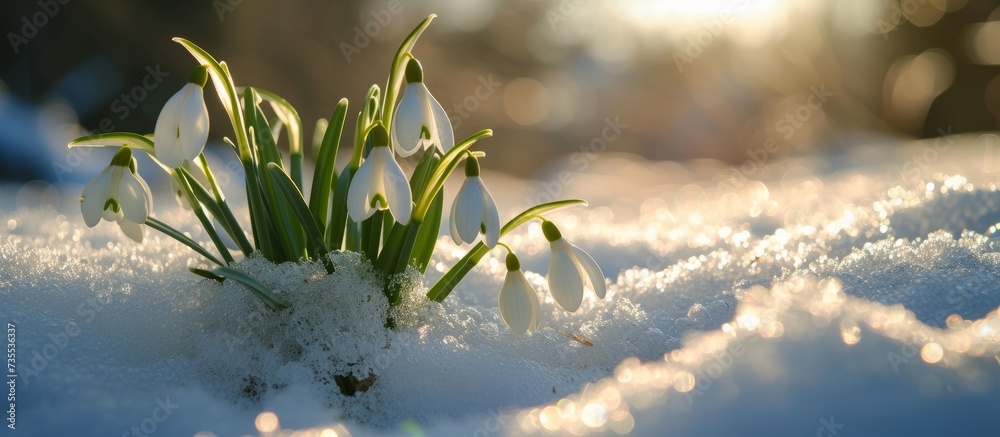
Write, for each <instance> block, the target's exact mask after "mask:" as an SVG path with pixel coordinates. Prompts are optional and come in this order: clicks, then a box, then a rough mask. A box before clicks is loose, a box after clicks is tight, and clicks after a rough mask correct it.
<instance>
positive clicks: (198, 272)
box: [188, 267, 226, 282]
mask: <svg viewBox="0 0 1000 437" xmlns="http://www.w3.org/2000/svg"><path fill="white" fill-rule="evenodd" d="M188 270H190V271H191V273H194V274H196V275H198V276H201V277H202V278H205V279H211V280H213V281H219V282H222V281H225V280H226V277H225V276H219V275H217V274H215V273H214V272H212V271H211V270H205V269H199V268H196V267H188Z"/></svg>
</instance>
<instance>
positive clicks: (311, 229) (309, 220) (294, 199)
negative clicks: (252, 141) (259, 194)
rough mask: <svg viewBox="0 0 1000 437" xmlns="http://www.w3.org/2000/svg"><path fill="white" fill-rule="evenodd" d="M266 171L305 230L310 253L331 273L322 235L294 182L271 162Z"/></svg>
mask: <svg viewBox="0 0 1000 437" xmlns="http://www.w3.org/2000/svg"><path fill="white" fill-rule="evenodd" d="M267 170H268V171H269V172H271V178H272V179H273V180H274V183H275V185H277V186H278V188H279V189H280V190H281V192H282V194H284V196H285V200H287V201H288V204H289V205H291V207H292V211H294V212H295V216H296V217H298V219H299V223H300V225H301V226H302V228H303V229H304V230H305V233H306V236H307V238H308V239H309V242H310V246H311V248H312V249H311V250H310V252H311V253H314V254H316V255H318V256H319V257H320V259H322V261H323V264H324V265H325V266H326V270H327V272H328V273H333V264H332V263H331V261H330V259H329V257H327V253H328V252H329V251H328V250H327V248H326V244H325V243H324V242H323V234H322V233H321V232H320V230H319V226H317V225H316V221H315V220H314V219H313V216H312V213H310V212H309V206H308V205H306V201H305V200H304V199H303V198H302V193H300V192H299V190H298V188H296V187H295V182H293V181H292V180H291V179H290V178H289V177H288V175H286V174H285V172H283V171H281V168H279V167H278V166H277V164H274V163H273V162H272V163H269V164H267Z"/></svg>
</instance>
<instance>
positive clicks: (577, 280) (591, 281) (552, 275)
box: [542, 221, 607, 312]
mask: <svg viewBox="0 0 1000 437" xmlns="http://www.w3.org/2000/svg"><path fill="white" fill-rule="evenodd" d="M542 233H544V234H545V239H547V240H549V246H550V249H551V251H552V259H551V260H550V261H549V273H548V280H549V292H550V293H552V298H553V299H555V301H556V303H558V304H559V306H561V307H563V309H564V310H566V311H569V312H573V311H576V310H577V309H579V308H580V304H581V303H582V302H583V287H584V285H586V286H587V287H589V288H590V289H592V290H594V294H596V295H597V298H598V299H604V296H605V294H606V293H607V288H606V287H607V286H606V285H605V284H604V272H602V271H601V268H600V266H598V265H597V262H596V261H594V258H593V257H591V256H590V254H588V253H587V252H584V251H583V249H580V248H579V247H576V245H574V244H573V243H570V242H569V241H566V239H565V238H563V237H562V234H561V233H560V232H559V229H558V228H556V225H555V224H553V223H552V222H550V221H546V222H544V223H542Z"/></svg>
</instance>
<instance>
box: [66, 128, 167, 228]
mask: <svg viewBox="0 0 1000 437" xmlns="http://www.w3.org/2000/svg"><path fill="white" fill-rule="evenodd" d="M152 209H153V195H152V194H151V193H150V192H149V186H148V185H146V181H144V180H142V177H140V176H139V174H138V173H137V172H136V167H135V160H134V159H132V150H131V149H129V148H128V147H122V148H121V149H120V150H118V153H116V154H115V157H114V158H112V159H111V164H110V165H108V167H107V168H106V169H104V171H102V172H101V173H99V174H98V175H97V176H95V177H94V179H92V180H91V181H90V183H88V184H87V186H86V187H84V188H83V195H82V196H80V211H81V212H82V213H83V221H84V222H86V223H87V226H90V227H94V226H97V224H98V223H100V221H101V218H104V219H105V220H107V221H113V222H117V223H118V226H119V227H121V229H122V232H124V233H125V235H126V236H128V237H129V238H131V239H133V240H135V241H137V242H139V243H141V242H142V239H143V235H144V228H143V227H142V224H143V223H145V222H146V218H148V217H149V212H150V211H151V210H152Z"/></svg>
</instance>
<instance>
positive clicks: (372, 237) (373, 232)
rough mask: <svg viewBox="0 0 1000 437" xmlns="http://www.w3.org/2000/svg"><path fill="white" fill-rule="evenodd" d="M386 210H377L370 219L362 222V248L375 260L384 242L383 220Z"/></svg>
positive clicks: (369, 258) (369, 257)
mask: <svg viewBox="0 0 1000 437" xmlns="http://www.w3.org/2000/svg"><path fill="white" fill-rule="evenodd" d="M384 217H385V211H381V210H379V211H375V213H374V214H372V216H371V217H369V218H368V220H365V221H364V222H362V223H361V248H362V249H363V250H364V252H365V255H367V256H368V260H369V261H371V262H373V263H374V262H375V261H376V260H378V249H379V246H380V245H381V243H382V221H383V220H384Z"/></svg>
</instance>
